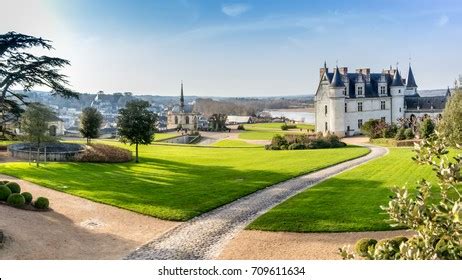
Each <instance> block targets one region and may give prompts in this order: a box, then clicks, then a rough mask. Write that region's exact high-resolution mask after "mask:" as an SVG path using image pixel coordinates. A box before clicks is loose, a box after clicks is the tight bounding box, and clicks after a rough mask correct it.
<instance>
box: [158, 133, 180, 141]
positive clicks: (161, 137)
mask: <svg viewBox="0 0 462 280" xmlns="http://www.w3.org/2000/svg"><path fill="white" fill-rule="evenodd" d="M180 135H181V134H178V133H173V132H167V133H156V134H154V141H162V140H165V139H170V138H173V137H177V136H180Z"/></svg>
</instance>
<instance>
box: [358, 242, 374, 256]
mask: <svg viewBox="0 0 462 280" xmlns="http://www.w3.org/2000/svg"><path fill="white" fill-rule="evenodd" d="M375 244H377V240H375V239H370V238H362V239H359V240H358V241H357V242H356V244H355V251H356V253H357V254H358V255H360V256H361V257H367V256H369V252H370V251H373V249H374V248H375Z"/></svg>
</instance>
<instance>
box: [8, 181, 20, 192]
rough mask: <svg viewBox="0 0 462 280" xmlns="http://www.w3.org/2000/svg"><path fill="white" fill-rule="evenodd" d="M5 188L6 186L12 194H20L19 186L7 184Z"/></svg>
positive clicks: (13, 183)
mask: <svg viewBox="0 0 462 280" xmlns="http://www.w3.org/2000/svg"><path fill="white" fill-rule="evenodd" d="M5 186H7V187H8V188H10V190H11V192H12V193H21V187H20V186H19V184H18V183H16V182H9V183H8V184H6V185H5Z"/></svg>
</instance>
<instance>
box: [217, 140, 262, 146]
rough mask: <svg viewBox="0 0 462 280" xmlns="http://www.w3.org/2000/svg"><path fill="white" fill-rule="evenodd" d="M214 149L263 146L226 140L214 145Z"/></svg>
mask: <svg viewBox="0 0 462 280" xmlns="http://www.w3.org/2000/svg"><path fill="white" fill-rule="evenodd" d="M212 146H214V147H248V148H257V147H259V148H261V147H263V145H257V144H251V143H247V142H245V141H242V140H230V139H224V140H221V141H218V142H216V143H214V144H212Z"/></svg>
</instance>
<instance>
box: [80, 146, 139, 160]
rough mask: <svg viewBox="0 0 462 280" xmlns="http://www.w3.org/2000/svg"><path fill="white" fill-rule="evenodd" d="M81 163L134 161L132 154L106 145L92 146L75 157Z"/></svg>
mask: <svg viewBox="0 0 462 280" xmlns="http://www.w3.org/2000/svg"><path fill="white" fill-rule="evenodd" d="M74 160H75V161H81V162H128V161H131V160H132V152H131V151H129V150H127V149H123V148H120V147H115V146H111V145H104V144H90V145H88V146H87V148H86V149H85V151H84V152H82V153H80V154H78V155H76V156H75V157H74Z"/></svg>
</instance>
